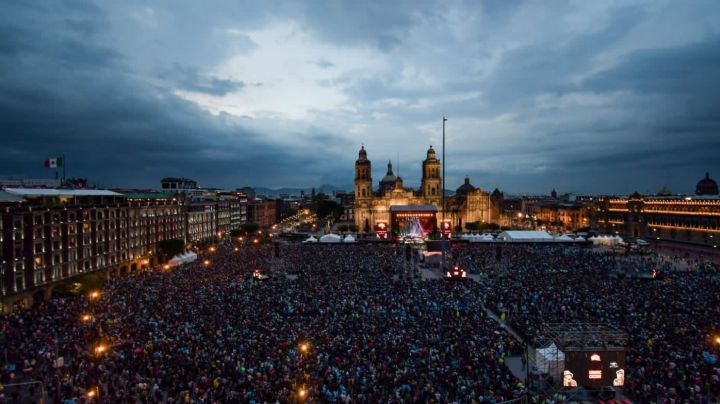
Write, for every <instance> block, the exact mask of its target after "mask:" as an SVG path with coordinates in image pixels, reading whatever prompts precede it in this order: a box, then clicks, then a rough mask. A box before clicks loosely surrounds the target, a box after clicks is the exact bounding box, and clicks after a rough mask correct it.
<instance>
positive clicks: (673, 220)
mask: <svg viewBox="0 0 720 404" xmlns="http://www.w3.org/2000/svg"><path fill="white" fill-rule="evenodd" d="M662 194H663V195H656V196H643V195H640V194H639V193H637V192H636V193H634V194H632V195H630V196H629V197H603V198H600V200H599V201H598V220H597V223H595V226H596V228H597V229H598V231H601V232H605V233H610V234H618V235H621V236H625V237H641V238H646V239H648V240H658V241H672V242H681V243H692V244H699V245H703V246H708V247H714V248H717V246H718V244H720V243H718V238H720V199H719V198H718V188H717V183H716V182H715V181H714V180H712V179H711V178H710V175H709V174H706V176H705V178H703V179H701V180H700V181H699V182H698V185H697V187H696V195H668V192H662Z"/></svg>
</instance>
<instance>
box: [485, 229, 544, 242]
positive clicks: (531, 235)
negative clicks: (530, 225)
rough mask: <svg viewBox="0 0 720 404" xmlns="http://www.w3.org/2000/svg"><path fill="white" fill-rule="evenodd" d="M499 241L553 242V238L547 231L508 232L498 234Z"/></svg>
mask: <svg viewBox="0 0 720 404" xmlns="http://www.w3.org/2000/svg"><path fill="white" fill-rule="evenodd" d="M497 238H498V239H499V240H505V241H553V240H554V239H553V236H551V235H550V233H548V232H546V231H536V230H506V231H504V232H502V233H500V234H498V236H497Z"/></svg>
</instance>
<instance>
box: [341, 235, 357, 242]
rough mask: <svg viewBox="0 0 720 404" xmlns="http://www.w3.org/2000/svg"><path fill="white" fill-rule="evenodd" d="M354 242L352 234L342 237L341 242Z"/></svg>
mask: <svg viewBox="0 0 720 404" xmlns="http://www.w3.org/2000/svg"><path fill="white" fill-rule="evenodd" d="M354 242H355V237H353V235H352V234H348V235H347V236H345V238H344V239H343V243H354Z"/></svg>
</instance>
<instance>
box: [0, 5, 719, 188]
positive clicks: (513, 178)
mask: <svg viewBox="0 0 720 404" xmlns="http://www.w3.org/2000/svg"><path fill="white" fill-rule="evenodd" d="M718 21H720V2H717V1H716V0H710V1H694V0H689V1H669V0H649V1H633V0H628V1H617V2H615V1H572V2H565V1H552V0H551V1H527V2H525V1H515V0H501V1H500V0H499V1H477V0H472V1H425V0H411V1H400V0H398V1H377V2H376V1H327V2H320V1H304V2H298V1H281V0H259V1H237V0H232V1H210V0H208V1H190V0H181V1H177V0H172V1H171V0H168V1H135V0H124V1H80V0H58V1H45V0H23V1H15V2H2V4H0V153H1V156H2V158H1V159H0V176H5V177H7V176H16V177H26V178H47V177H52V176H53V175H54V172H52V171H50V170H48V169H45V168H43V162H44V160H45V159H48V158H52V157H56V156H60V155H65V158H66V160H65V161H66V164H67V166H66V169H67V174H68V177H85V178H88V179H89V180H90V182H91V183H95V184H98V185H100V186H104V187H138V188H157V187H159V180H160V178H162V177H166V176H175V177H189V178H193V179H196V180H197V181H198V182H199V183H200V184H201V185H203V186H217V187H225V188H228V189H231V188H235V187H241V186H246V185H251V186H266V187H283V186H289V187H312V186H319V185H321V184H334V185H337V186H341V187H351V186H352V181H353V176H354V172H353V165H354V161H355V159H357V156H358V155H357V153H358V150H359V149H360V146H361V145H364V146H365V148H366V149H367V151H368V158H369V159H370V160H371V161H372V162H373V181H374V182H375V183H377V181H379V180H380V179H381V178H382V176H383V175H384V174H385V170H386V165H387V161H388V160H392V161H393V163H395V162H396V161H397V160H398V159H399V162H400V175H401V176H402V177H403V178H404V180H405V184H406V186H407V185H412V186H418V185H419V181H420V176H421V161H422V159H423V158H424V157H425V153H426V150H427V149H428V147H429V146H430V145H432V146H434V148H435V149H436V150H437V151H438V153H441V151H442V150H441V144H442V118H443V116H446V117H447V118H448V121H447V123H446V125H447V126H446V178H447V188H451V189H454V188H456V187H457V186H459V185H460V184H461V183H462V181H463V179H464V177H465V176H469V177H470V179H471V182H472V183H473V185H475V186H479V187H481V188H482V189H485V190H490V191H491V190H493V189H494V188H496V187H497V188H500V189H501V190H503V191H506V192H509V193H546V194H547V193H549V191H550V189H552V188H555V189H557V190H558V192H560V193H564V192H575V193H581V194H588V193H592V194H600V193H603V194H609V193H616V194H623V193H625V194H627V193H631V192H633V191H635V190H638V191H640V192H642V193H655V192H657V191H658V190H659V189H660V188H661V187H663V186H667V187H669V188H670V189H671V190H672V191H674V192H676V193H691V192H693V191H694V186H695V183H696V182H697V181H698V180H699V179H700V178H702V177H704V175H705V172H706V171H710V173H711V176H713V177H715V178H719V177H720V164H718V155H719V154H720V153H719V152H720V24H718V23H717V22H718ZM396 168H397V167H396ZM396 174H397V170H396Z"/></svg>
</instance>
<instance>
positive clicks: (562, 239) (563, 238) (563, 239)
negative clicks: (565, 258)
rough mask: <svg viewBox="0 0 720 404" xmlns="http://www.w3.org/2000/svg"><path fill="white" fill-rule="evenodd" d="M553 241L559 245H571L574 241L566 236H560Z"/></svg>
mask: <svg viewBox="0 0 720 404" xmlns="http://www.w3.org/2000/svg"><path fill="white" fill-rule="evenodd" d="M555 241H557V242H560V243H572V242H574V241H575V240H574V239H573V238H572V237H570V236H568V235H567V234H563V235H562V236H558V237H555Z"/></svg>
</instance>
